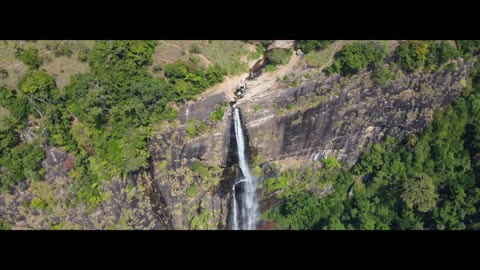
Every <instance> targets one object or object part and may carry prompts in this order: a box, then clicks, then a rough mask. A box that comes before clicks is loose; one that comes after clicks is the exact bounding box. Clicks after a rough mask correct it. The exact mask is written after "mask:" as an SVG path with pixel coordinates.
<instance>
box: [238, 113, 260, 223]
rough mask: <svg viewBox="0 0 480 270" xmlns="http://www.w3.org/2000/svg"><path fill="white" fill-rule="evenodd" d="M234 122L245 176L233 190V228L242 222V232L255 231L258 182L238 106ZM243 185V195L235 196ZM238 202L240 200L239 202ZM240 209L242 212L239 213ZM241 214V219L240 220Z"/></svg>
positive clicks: (241, 167)
mask: <svg viewBox="0 0 480 270" xmlns="http://www.w3.org/2000/svg"><path fill="white" fill-rule="evenodd" d="M233 121H234V126H235V137H236V141H237V149H238V166H239V167H240V170H241V171H242V174H243V176H244V178H243V179H241V180H240V181H238V182H236V183H235V184H234V185H233V187H232V189H233V203H232V205H233V226H232V228H233V229H234V230H236V229H239V222H241V224H240V225H241V229H242V230H254V229H255V228H256V222H257V219H258V200H257V196H256V191H257V187H258V180H257V178H256V177H254V176H253V175H252V171H251V169H250V166H249V165H248V161H247V160H248V159H247V154H246V152H245V148H246V146H245V137H244V135H243V130H242V121H241V119H240V112H239V110H238V108H237V107H236V106H234V107H233ZM240 183H243V184H242V185H243V194H240V196H236V195H235V193H236V192H235V188H236V186H237V185H238V184H240ZM237 200H239V201H238V202H237ZM238 208H240V209H241V211H238V210H239V209H238ZM239 212H241V217H240V219H239V216H238V215H239Z"/></svg>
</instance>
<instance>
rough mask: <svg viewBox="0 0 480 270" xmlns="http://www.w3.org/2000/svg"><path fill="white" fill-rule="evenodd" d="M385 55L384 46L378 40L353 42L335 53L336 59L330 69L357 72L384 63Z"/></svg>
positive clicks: (331, 70)
mask: <svg viewBox="0 0 480 270" xmlns="http://www.w3.org/2000/svg"><path fill="white" fill-rule="evenodd" d="M385 57H386V52H385V49H384V47H383V46H381V45H380V44H378V43H376V42H353V43H350V44H347V45H345V46H344V47H343V48H342V49H341V50H340V51H339V52H337V53H336V54H335V61H334V62H333V64H332V66H330V68H329V69H328V71H329V72H333V73H341V74H342V75H351V74H356V73H357V72H359V71H361V70H364V69H366V68H368V67H373V66H374V65H375V64H377V65H380V64H383V61H384V59H385Z"/></svg>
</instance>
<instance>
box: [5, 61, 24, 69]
mask: <svg viewBox="0 0 480 270" xmlns="http://www.w3.org/2000/svg"><path fill="white" fill-rule="evenodd" d="M21 64H22V62H21V61H18V62H17V63H15V64H10V65H8V66H4V67H3V68H5V69H11V68H16V67H18V66H20V65H21Z"/></svg>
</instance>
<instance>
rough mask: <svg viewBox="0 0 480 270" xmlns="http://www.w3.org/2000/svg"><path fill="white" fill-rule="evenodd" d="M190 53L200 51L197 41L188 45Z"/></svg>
mask: <svg viewBox="0 0 480 270" xmlns="http://www.w3.org/2000/svg"><path fill="white" fill-rule="evenodd" d="M190 53H201V50H200V46H198V44H197V43H193V44H192V45H191V46H190Z"/></svg>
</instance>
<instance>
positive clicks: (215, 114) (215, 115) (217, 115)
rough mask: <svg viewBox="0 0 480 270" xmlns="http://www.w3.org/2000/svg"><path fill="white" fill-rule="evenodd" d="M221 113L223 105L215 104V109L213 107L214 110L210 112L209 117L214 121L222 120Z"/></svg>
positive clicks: (222, 112)
mask: <svg viewBox="0 0 480 270" xmlns="http://www.w3.org/2000/svg"><path fill="white" fill-rule="evenodd" d="M223 114H224V110H223V106H217V109H215V111H213V112H212V114H211V115H210V119H212V121H216V122H219V121H222V119H223Z"/></svg>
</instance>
